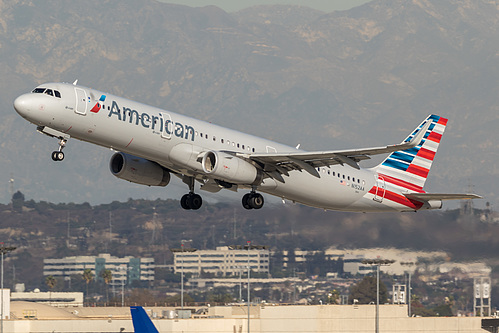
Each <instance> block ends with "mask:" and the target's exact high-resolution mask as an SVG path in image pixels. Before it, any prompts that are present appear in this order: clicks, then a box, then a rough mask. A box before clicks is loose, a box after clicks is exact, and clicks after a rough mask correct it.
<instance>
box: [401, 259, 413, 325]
mask: <svg viewBox="0 0 499 333" xmlns="http://www.w3.org/2000/svg"><path fill="white" fill-rule="evenodd" d="M400 264H401V265H403V266H408V269H407V273H408V274H409V286H408V287H407V298H408V300H407V313H408V315H409V317H411V316H412V312H411V302H412V299H411V273H412V272H411V268H412V266H413V265H415V264H416V263H415V262H412V261H411V262H401V263H400Z"/></svg>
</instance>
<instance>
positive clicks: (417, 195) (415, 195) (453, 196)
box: [404, 193, 482, 201]
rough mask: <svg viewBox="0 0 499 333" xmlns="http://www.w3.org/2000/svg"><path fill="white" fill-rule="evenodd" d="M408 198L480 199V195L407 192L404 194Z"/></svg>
mask: <svg viewBox="0 0 499 333" xmlns="http://www.w3.org/2000/svg"><path fill="white" fill-rule="evenodd" d="M404 195H405V196H406V197H407V198H408V199H414V200H422V201H429V200H468V199H482V197H481V196H479V195H477V194H471V193H463V194H460V193H457V194H452V193H407V194H404Z"/></svg>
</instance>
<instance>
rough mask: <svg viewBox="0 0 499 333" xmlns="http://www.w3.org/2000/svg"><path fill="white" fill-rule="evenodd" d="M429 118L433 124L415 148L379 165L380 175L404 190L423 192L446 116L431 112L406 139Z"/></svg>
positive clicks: (397, 153) (394, 153) (445, 123)
mask: <svg viewBox="0 0 499 333" xmlns="http://www.w3.org/2000/svg"><path fill="white" fill-rule="evenodd" d="M428 121H430V122H431V124H430V126H429V127H428V129H427V130H426V133H425V135H424V137H423V139H422V140H421V142H420V143H419V144H418V145H417V146H416V147H414V148H410V149H406V150H401V151H396V152H393V153H391V154H390V155H389V156H388V157H387V158H386V159H385V160H384V161H383V163H381V164H380V165H378V166H377V167H376V171H377V172H378V175H379V176H381V177H383V179H384V180H385V181H386V182H388V183H391V184H393V185H395V186H398V187H400V188H401V189H402V190H404V189H405V190H409V191H411V192H423V186H424V184H425V181H426V178H427V176H428V173H429V172H430V168H431V164H432V162H433V159H434V158H435V154H436V152H437V149H438V145H439V144H440V139H441V138H442V135H443V133H444V130H445V126H446V125H447V119H446V118H443V117H440V116H437V115H430V116H428V118H426V119H425V120H424V121H423V122H422V123H421V124H420V125H419V126H418V127H417V128H416V129H415V130H414V131H413V132H412V133H411V135H409V136H408V137H407V138H406V139H405V140H404V142H408V141H410V140H411V139H412V138H413V137H414V136H415V135H416V134H417V133H418V132H419V131H420V130H421V129H422V128H423V126H424V125H425V124H426V123H427V122H428Z"/></svg>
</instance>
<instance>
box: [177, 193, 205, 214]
mask: <svg viewBox="0 0 499 333" xmlns="http://www.w3.org/2000/svg"><path fill="white" fill-rule="evenodd" d="M202 205H203V198H201V196H200V195H199V194H195V193H189V194H185V195H183V196H182V199H180V206H182V208H183V209H186V210H189V209H192V210H198V209H199V208H201V206H202Z"/></svg>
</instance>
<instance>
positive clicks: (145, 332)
mask: <svg viewBox="0 0 499 333" xmlns="http://www.w3.org/2000/svg"><path fill="white" fill-rule="evenodd" d="M130 312H131V313H132V323H133V330H134V332H135V333H158V330H157V329H156V326H154V324H153V323H152V321H151V318H149V316H148V315H147V313H146V311H145V310H144V308H143V307H141V306H131V307H130Z"/></svg>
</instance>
